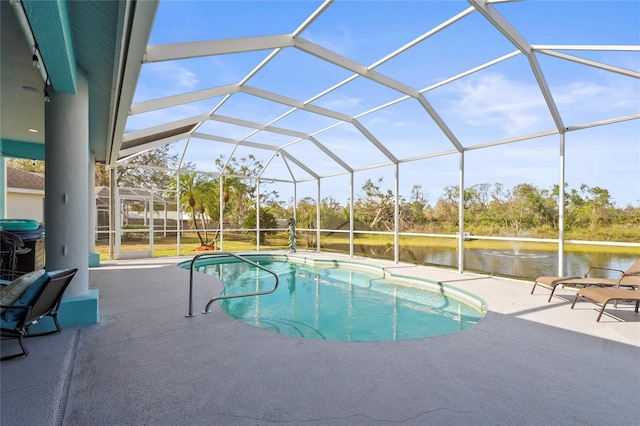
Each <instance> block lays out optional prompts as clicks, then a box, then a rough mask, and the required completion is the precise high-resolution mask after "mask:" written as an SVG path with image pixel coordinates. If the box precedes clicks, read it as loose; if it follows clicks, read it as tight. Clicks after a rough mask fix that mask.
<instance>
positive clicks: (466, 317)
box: [181, 257, 486, 341]
mask: <svg viewBox="0 0 640 426" xmlns="http://www.w3.org/2000/svg"><path fill="white" fill-rule="evenodd" d="M249 258H250V259H252V260H253V261H254V262H257V263H259V264H260V265H262V266H265V267H266V268H268V269H270V270H272V271H274V272H276V273H277V274H278V277H279V280H280V284H279V287H278V289H277V290H276V291H275V292H274V293H271V294H267V295H262V296H249V297H241V298H233V299H225V300H222V301H221V302H220V303H221V305H222V308H223V309H224V310H225V311H226V312H227V313H228V314H229V315H231V316H232V317H234V318H236V319H238V320H241V321H244V322H246V323H248V324H251V325H254V326H256V327H259V328H262V329H264V330H269V331H273V332H277V333H281V334H287V335H290V336H298V337H305V338H310V339H326V340H348V341H385V340H403V339H416V338H423V337H431V336H438V335H442V334H447V333H453V332H456V331H459V330H462V329H465V328H467V327H469V326H471V325H473V324H476V323H477V322H478V321H480V320H481V319H482V317H483V316H484V312H485V310H486V309H485V305H484V303H483V302H482V301H481V300H480V299H478V298H476V297H474V296H473V295H470V294H468V293H464V292H462V291H461V290H457V289H454V288H452V287H445V286H444V285H443V284H440V283H434V282H428V281H425V280H418V279H415V278H410V277H399V278H398V279H395V280H389V279H383V278H382V274H381V272H380V273H378V274H376V273H375V269H373V268H364V269H371V270H355V269H352V268H348V267H344V266H343V265H342V264H340V266H339V267H338V266H336V262H333V263H332V262H329V263H327V264H325V265H322V266H321V267H319V266H314V265H308V264H304V263H297V262H295V261H292V260H291V259H288V260H284V261H283V260H278V259H270V258H264V257H258V258H253V257H249ZM185 263H186V265H185V264H182V265H181V266H183V267H185V266H186V267H187V268H188V267H189V263H188V262H185ZM351 266H353V265H351ZM356 268H357V266H356ZM360 269H362V268H360ZM196 270H198V271H200V272H204V273H207V274H211V275H215V276H218V277H219V278H220V279H221V280H222V282H223V283H225V289H224V294H235V293H246V292H252V291H264V290H268V289H271V288H273V286H274V283H275V278H274V277H273V275H271V274H269V273H267V272H265V271H262V270H260V269H259V268H256V267H254V266H252V265H250V264H247V263H239V262H238V261H237V260H235V259H231V258H229V259H227V260H225V261H221V260H220V259H219V258H211V259H203V260H199V261H198V262H197V263H196ZM394 281H396V282H394ZM397 281H402V283H398V282H397ZM424 286H429V287H430V288H425V287H424Z"/></svg>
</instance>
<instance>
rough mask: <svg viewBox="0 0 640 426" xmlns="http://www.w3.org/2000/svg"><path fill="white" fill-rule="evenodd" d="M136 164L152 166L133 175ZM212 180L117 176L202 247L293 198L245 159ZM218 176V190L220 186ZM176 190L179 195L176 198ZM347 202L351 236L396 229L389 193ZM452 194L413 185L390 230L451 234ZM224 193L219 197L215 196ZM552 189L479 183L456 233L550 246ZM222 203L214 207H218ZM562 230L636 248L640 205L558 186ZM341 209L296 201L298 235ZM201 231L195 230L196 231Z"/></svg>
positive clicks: (220, 161)
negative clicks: (151, 194)
mask: <svg viewBox="0 0 640 426" xmlns="http://www.w3.org/2000/svg"><path fill="white" fill-rule="evenodd" d="M140 164H144V165H146V166H155V168H149V167H147V168H141V167H139V165H140ZM214 164H215V167H216V170H214V171H212V173H210V174H204V173H198V172H196V171H194V168H195V167H194V165H193V164H191V163H185V164H181V165H180V169H181V172H180V181H179V183H178V181H177V180H176V178H175V171H172V170H175V169H176V168H177V167H178V165H179V157H178V155H177V154H174V153H172V152H171V149H170V148H169V147H168V146H164V147H160V148H157V149H155V150H152V151H148V152H147V153H144V154H142V157H137V158H136V159H135V160H131V161H129V162H125V163H124V164H123V165H121V166H120V167H118V168H117V170H116V171H117V176H116V179H117V182H118V186H120V187H129V188H145V189H152V190H155V191H157V192H160V193H162V194H163V195H164V196H165V197H166V198H170V199H176V200H178V202H179V203H180V205H181V208H182V210H183V211H186V212H188V213H189V216H190V218H189V220H190V222H191V226H192V228H193V229H197V230H199V231H198V237H199V238H200V242H201V244H202V245H208V244H211V242H212V241H213V240H215V238H216V231H215V230H213V231H212V232H208V231H206V230H207V229H208V228H211V224H212V223H216V224H217V222H218V221H219V218H220V209H221V208H222V216H223V220H224V222H225V227H226V228H235V229H238V228H244V229H253V228H255V227H256V225H257V214H256V196H258V195H259V197H260V228H261V229H265V231H263V232H262V234H261V238H262V237H266V236H267V235H269V234H270V233H274V232H275V231H270V229H275V228H277V221H276V219H287V218H289V217H293V215H294V212H293V206H292V204H293V203H292V201H293V200H281V199H280V197H279V194H278V192H277V191H275V190H273V189H271V188H270V184H269V183H268V182H265V181H260V187H259V190H258V180H257V177H258V176H260V175H261V173H262V171H263V168H264V166H263V165H262V164H261V163H260V162H259V161H258V160H256V158H255V157H254V156H252V155H248V156H247V157H242V158H235V157H232V158H230V159H226V158H225V157H224V156H220V157H218V158H216V159H215V161H214ZM10 166H12V167H16V168H21V169H23V170H29V169H34V168H37V171H41V169H42V166H41V165H40V164H33V162H31V161H27V160H10ZM220 175H222V176H223V177H222V188H221V187H220V178H219V176H220ZM108 182H109V180H108V173H107V172H106V170H105V169H104V168H103V167H100V166H97V167H96V185H108ZM178 186H179V191H178ZM360 190H361V191H360V193H359V194H358V195H357V196H356V199H355V200H354V226H355V229H356V230H359V231H376V232H377V231H386V232H393V231H394V229H395V228H394V212H395V195H394V193H393V191H392V190H391V189H389V188H386V187H385V182H384V179H383V178H379V179H377V180H372V179H367V180H365V181H364V182H363V184H362V185H361V187H360ZM459 190H460V188H459V187H458V186H457V185H449V186H446V187H444V188H443V191H442V194H440V196H439V197H438V199H437V201H436V202H435V203H434V204H431V203H430V202H429V200H428V195H427V194H425V193H424V192H423V190H422V187H421V186H420V185H414V186H413V188H412V189H411V192H410V194H409V195H408V196H403V195H401V196H399V197H398V204H399V212H398V213H399V214H398V221H399V223H398V226H399V230H400V232H407V233H430V234H450V233H456V232H457V230H458V229H459V225H460V224H459V213H458V211H459V209H458V200H459ZM220 191H222V194H220ZM559 194H560V188H559V185H554V186H552V187H551V188H540V187H538V186H536V185H534V184H531V183H520V184H517V185H515V186H513V187H512V188H507V187H505V186H504V185H503V184H501V183H493V184H492V183H480V184H475V185H472V186H469V187H466V188H465V189H464V198H463V199H464V229H465V231H467V232H470V233H472V234H477V235H488V236H508V235H528V236H531V237H538V238H555V237H557V234H558V229H559V225H560V217H559V208H558V202H559ZM221 198H222V200H223V202H222V204H221V203H220V200H221ZM564 201H565V208H564V227H565V234H566V235H567V236H568V237H569V238H575V239H589V240H611V241H632V242H637V241H640V204H639V205H636V206H632V205H628V206H625V207H617V206H616V205H615V203H614V201H613V200H612V198H611V194H610V193H609V191H608V190H607V189H605V188H601V187H598V186H595V187H590V186H588V185H586V184H581V185H580V186H578V187H577V188H571V187H569V185H568V184H567V185H566V186H565V188H564ZM349 211H350V206H349V205H343V204H341V203H340V202H338V201H336V200H335V199H334V198H333V197H330V196H329V197H325V198H323V199H321V200H320V223H319V224H317V223H316V221H317V214H316V200H315V199H313V198H310V197H306V198H303V199H301V200H298V201H297V205H296V217H297V222H298V228H299V229H304V228H309V229H315V228H316V227H317V226H319V227H320V228H321V229H331V230H339V229H342V230H347V229H349V223H350V221H349ZM200 230H202V232H200Z"/></svg>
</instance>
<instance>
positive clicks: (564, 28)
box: [127, 0, 640, 207]
mask: <svg viewBox="0 0 640 426" xmlns="http://www.w3.org/2000/svg"><path fill="white" fill-rule="evenodd" d="M321 4H322V3H321V2H318V1H277V2H271V1H258V2H248V1H247V2H245V1H234V2H222V1H194V2H189V1H165V0H162V1H161V2H160V6H159V9H158V13H157V17H156V22H155V26H154V30H153V32H152V36H151V40H150V44H152V45H161V44H165V43H183V42H189V41H206V40H215V39H229V38H239V37H258V36H267V35H279V34H291V33H292V32H293V31H294V30H296V28H298V27H299V26H300V24H301V23H302V22H304V20H305V19H306V18H307V17H308V16H310V15H311V14H312V13H313V11H314V10H316V9H317V8H318V7H319V6H320V5H321ZM494 6H495V8H496V10H497V11H498V12H499V13H500V14H501V15H502V16H503V17H504V18H506V19H507V20H508V21H509V22H510V23H511V25H512V26H513V27H514V28H515V29H516V30H517V31H518V32H519V33H520V34H521V35H522V36H523V37H524V38H525V39H526V40H527V41H528V42H529V43H531V44H532V45H554V46H562V45H587V46H592V45H597V46H619V45H622V46H635V47H636V49H635V50H633V51H629V50H618V51H605V50H567V49H561V48H558V49H555V50H554V51H556V52H558V53H560V54H566V55H572V56H576V57H579V58H582V59H586V60H590V61H595V62H598V63H602V64H607V65H610V66H613V67H618V68H621V69H626V70H631V71H633V72H635V73H638V72H640V51H639V50H638V48H637V46H638V45H640V29H639V25H638V23H639V22H640V2H637V1H522V2H513V3H498V4H495V5H494ZM468 7H469V3H468V2H466V1H446V2H439V1H410V2H403V1H393V2H385V1H336V2H334V3H333V4H331V5H330V6H329V7H328V8H327V9H326V10H325V11H324V12H323V14H322V15H321V16H320V17H319V18H318V19H316V20H315V21H314V22H313V23H312V24H311V25H310V26H309V27H308V28H306V29H305V30H304V31H303V32H302V33H301V34H300V37H301V38H303V39H306V40H309V41H310V42H312V43H315V44H317V45H319V46H321V47H323V48H326V49H330V50H332V51H334V52H336V53H337V54H339V55H342V56H344V57H346V58H348V59H350V60H352V61H355V62H357V63H359V64H361V65H363V66H371V65H373V64H375V63H376V62H377V61H379V60H380V59H381V58H384V57H385V56H387V55H388V54H390V53H392V52H394V51H395V50H396V49H398V48H400V47H402V46H404V45H405V44H407V43H409V42H411V41H412V40H415V39H416V38H417V37H420V36H421V35H423V34H425V33H426V32H428V31H430V30H432V29H434V28H436V27H437V26H438V25H440V24H441V23H442V22H444V21H446V20H448V19H451V18H452V17H454V16H456V15H457V14H459V13H461V12H463V11H464V10H466V9H467V8H468ZM515 51H516V47H515V46H514V45H513V44H512V43H511V42H510V41H509V40H507V39H506V38H505V37H504V36H503V35H502V34H501V33H500V32H498V31H497V30H496V29H495V28H494V27H493V26H492V25H490V24H489V23H488V22H487V20H486V19H485V18H484V17H483V16H482V15H481V14H480V13H479V12H477V11H476V12H473V13H470V14H468V15H467V16H465V17H464V18H462V19H460V20H459V21H457V22H456V23H454V24H452V25H451V26H449V27H447V28H445V29H443V30H441V31H439V32H437V33H435V34H433V35H431V36H430V37H428V38H426V39H425V40H424V41H421V42H420V43H418V44H417V45H415V46H413V47H412V48H410V49H409V50H407V51H405V52H403V53H402V54H401V55H399V56H397V57H395V58H393V59H391V60H389V61H387V62H385V63H383V64H382V65H379V66H377V67H375V71H376V72H379V73H381V74H383V75H385V76H388V77H390V78H392V79H394V80H396V81H399V82H401V83H403V84H405V85H407V86H410V87H412V88H414V89H416V90H423V89H427V90H426V91H425V92H424V96H425V98H426V99H427V101H428V102H429V103H430V105H432V106H433V108H434V109H435V110H436V111H437V113H438V114H439V116H440V117H441V118H442V120H443V122H444V123H446V125H447V127H448V128H449V129H450V131H451V132H452V134H453V135H455V137H456V138H457V140H459V141H460V143H461V144H462V145H463V146H464V147H477V146H479V145H482V144H487V143H491V142H495V141H502V140H508V139H511V138H516V137H519V136H523V135H532V134H536V133H538V132H546V131H549V130H553V129H554V128H555V123H554V120H553V118H552V116H551V114H550V113H549V108H548V106H547V103H546V101H545V99H544V97H543V95H542V93H541V90H540V86H539V84H538V82H537V81H536V78H535V76H534V74H533V72H532V69H531V64H530V62H529V61H528V59H527V58H526V56H524V55H522V54H514V55H513V56H511V57H509V58H508V59H505V60H503V61H501V62H499V63H497V64H495V65H493V66H491V67H488V68H485V69H482V70H480V71H477V72H475V73H472V74H470V75H467V76H465V77H462V78H459V79H456V80H454V81H451V82H449V83H447V84H442V85H439V84H440V83H441V82H443V81H446V80H447V79H449V78H451V77H454V76H456V75H458V74H460V73H462V72H465V71H466V70H469V69H472V68H474V67H478V66H480V65H482V64H485V63H487V62H488V61H492V60H495V59H497V58H501V57H503V56H505V55H509V54H512V53H513V52H515ZM270 52H271V51H270V50H262V51H254V52H247V53H236V54H229V55H219V56H208V57H202V58H194V59H186V60H179V61H167V62H157V63H150V64H145V65H144V66H143V69H142V73H141V77H140V80H139V83H138V87H137V91H136V95H135V99H134V102H139V101H146V100H152V99H156V98H161V97H165V96H171V95H176V94H180V93H185V92H193V91H197V90H203V89H209V88H213V87H219V86H224V85H228V84H236V83H238V82H240V81H242V80H243V79H244V78H245V77H246V76H247V75H248V74H249V72H250V71H251V70H252V69H254V68H255V67H256V66H257V64H259V63H260V62H261V61H262V60H264V59H265V58H266V57H267V55H268V54H269V53H270ZM536 59H537V61H538V64H539V66H540V69H541V70H542V72H543V74H544V79H545V82H546V84H547V85H548V86H549V88H550V91H551V94H552V97H553V101H554V102H555V105H556V106H557V109H558V111H559V112H560V115H561V117H562V121H563V125H564V126H565V127H571V126H580V125H583V124H588V123H593V122H599V121H602V120H610V119H614V118H617V117H623V116H627V115H633V114H639V113H640V80H639V79H637V78H634V77H630V76H628V75H623V74H621V73H618V72H611V71H606V70H603V69H599V68H594V67H589V66H585V65H584V64H577V63H575V62H572V61H568V60H566V59H562V58H558V57H556V56H550V55H546V54H541V53H538V54H536ZM352 75H353V72H351V71H348V70H346V69H344V68H341V67H338V66H336V65H334V64H330V63H328V62H326V61H323V60H321V59H319V58H317V57H315V56H312V55H309V54H308V53H306V52H303V51H301V50H298V49H295V48H285V49H282V50H281V51H280V52H279V53H278V54H277V55H276V56H275V58H274V59H272V60H271V61H270V62H268V63H267V64H266V65H265V66H264V67H263V68H262V69H261V70H260V72H258V73H257V74H256V75H255V76H253V77H252V78H250V79H249V80H248V81H247V82H246V84H247V85H248V86H251V87H254V88H257V89H261V90H266V91H269V92H273V93H278V94H280V95H283V96H286V97H289V98H292V99H295V100H297V101H308V100H310V99H312V98H314V97H315V96H317V95H318V94H320V93H322V92H323V91H325V90H326V89H328V88H330V87H333V86H334V85H335V84H337V83H339V82H342V81H344V80H345V79H347V78H349V77H351V76H352ZM402 97H403V94H402V93H399V92H398V91H395V90H392V89H390V88H388V87H386V86H383V85H380V84H377V83H375V82H372V81H371V80H369V79H366V78H363V77H359V78H356V79H354V80H353V81H350V82H349V83H346V84H344V85H343V86H342V87H340V88H338V89H336V90H335V91H333V92H331V93H329V94H327V95H325V96H322V97H319V98H317V99H314V100H313V101H312V102H311V105H315V106H319V107H324V108H328V109H331V110H333V111H336V112H339V113H341V114H346V115H348V116H356V117H357V118H358V121H359V122H360V123H361V124H362V125H363V126H364V127H365V128H366V129H367V130H368V131H369V132H370V133H371V134H372V135H373V136H374V137H375V138H376V139H377V140H378V141H380V143H381V144H383V145H384V146H385V147H386V148H387V149H388V150H389V151H390V152H391V153H392V154H393V156H395V157H396V158H398V159H400V160H401V161H402V160H409V159H414V158H416V157H420V156H422V157H428V156H435V157H433V158H425V159H423V160H420V161H411V162H403V163H402V165H401V168H400V191H401V194H402V195H403V196H409V194H410V191H411V188H412V187H413V185H416V184H417V185H421V186H422V189H423V191H424V192H425V193H426V194H427V196H428V199H429V201H430V202H431V203H435V202H436V201H437V199H438V197H439V196H440V195H441V194H442V189H443V188H444V187H445V186H448V185H455V184H457V183H458V167H459V162H460V157H459V155H458V154H447V155H445V154H446V153H447V152H449V151H452V150H453V149H454V146H453V145H452V143H451V142H450V141H449V140H448V138H447V137H446V136H445V134H444V133H443V132H442V130H441V129H440V128H438V126H436V124H435V122H434V121H433V120H432V119H431V118H430V117H429V116H428V114H426V111H425V108H424V107H423V106H422V105H420V103H419V102H418V101H417V100H415V99H407V100H402V101H399V102H396V101H398V100H401V98H402ZM222 99H223V98H222V97H217V98H212V99H208V100H205V101H200V102H194V103H192V104H185V105H181V106H178V107H172V108H168V109H166V110H157V111H152V112H148V113H145V114H140V115H138V116H132V117H130V119H129V121H128V123H127V130H128V131H130V130H139V129H144V128H146V127H150V126H154V125H158V124H161V123H165V122H170V121H174V120H177V119H181V118H187V117H191V116H195V115H198V114H204V113H209V112H211V111H212V110H213V109H214V108H216V106H217V105H219V103H220V101H221V100H222ZM390 102H396V103H393V104H392V105H391V106H388V107H386V108H383V109H380V110H375V109H376V108H378V107H380V106H381V105H384V104H386V103H390ZM290 109H291V108H290V107H289V106H286V105H282V104H279V103H276V102H272V101H268V100H265V99H262V98H258V97H256V96H253V95H251V94H248V93H235V94H233V95H232V96H231V97H230V98H229V99H228V100H226V102H224V103H223V104H222V105H221V106H220V108H219V109H218V110H216V114H219V115H222V116H228V117H238V118H240V117H241V118H242V119H244V120H248V121H252V122H256V123H260V124H269V123H271V122H272V120H275V119H276V118H278V117H280V116H281V115H282V114H284V113H285V112H287V111H289V110H290ZM372 111H373V112H372ZM336 123H337V121H336V120H335V119H333V118H328V117H325V116H319V115H316V114H311V113H309V112H305V111H301V110H298V111H296V112H294V113H292V114H290V115H288V116H286V117H284V118H282V119H280V120H279V121H277V122H275V123H273V125H274V126H277V127H280V128H285V129H289V130H294V131H298V132H302V133H305V134H314V137H315V138H316V139H317V140H318V141H319V142H320V143H322V144H323V145H324V146H326V147H327V148H328V149H329V150H331V151H332V152H333V153H335V154H336V155H337V156H339V157H340V158H342V159H343V160H344V161H345V162H346V163H347V164H349V166H351V167H353V168H356V169H358V168H367V167H369V166H371V165H376V164H383V163H385V162H388V161H389V160H388V158H387V157H385V155H384V154H383V153H382V152H381V151H380V150H378V149H377V148H375V146H373V145H372V144H371V142H370V141H369V140H368V139H367V138H366V136H365V135H363V133H362V132H360V131H358V129H356V128H355V127H354V126H352V125H350V124H339V125H336V126H334V125H335V124H336ZM331 126H334V127H331ZM198 131H199V132H202V133H206V134H209V135H216V136H223V137H226V138H231V139H239V138H247V139H246V140H248V141H251V142H256V143H261V144H266V145H270V146H284V145H286V144H290V143H292V142H295V143H294V144H292V145H290V146H287V147H286V148H285V149H286V150H287V152H289V153H290V154H291V155H293V156H295V157H296V158H298V159H299V160H300V161H301V162H302V163H304V164H305V165H306V166H307V167H309V168H311V169H313V170H314V171H315V172H316V173H318V174H320V175H321V176H331V175H334V174H336V173H339V172H340V171H341V170H342V168H341V167H340V166H339V165H338V164H336V163H335V162H334V161H333V160H331V159H330V158H329V157H328V156H327V155H326V154H324V153H323V152H322V151H320V150H318V148H317V147H315V146H314V144H313V143H312V142H311V141H308V140H302V141H297V139H296V138H294V137H291V136H285V135H281V134H275V133H269V132H265V131H260V132H254V130H253V129H249V128H247V127H243V126H237V125H232V124H227V123H222V122H219V121H208V122H206V124H204V125H203V126H202V127H200V129H199V130H198ZM559 140H560V138H559V136H558V135H557V134H556V135H551V136H544V137H539V138H535V139H531V140H528V141H524V142H517V143H509V144H506V145H500V146H495V147H491V148H485V149H474V150H470V151H467V152H466V153H465V159H464V160H465V169H466V176H465V185H467V186H470V185H474V184H477V183H495V182H500V183H503V184H504V185H505V187H506V188H511V187H512V186H513V185H515V184H518V183H531V184H534V185H536V186H538V187H541V188H551V186H553V185H554V184H557V183H558V179H559V175H560V168H559V165H560V156H559V153H560V143H559ZM186 143H187V142H186V140H185V141H179V142H176V143H175V148H176V150H182V149H183V148H184V146H185V145H186ZM232 149H233V146H232V145H229V144H218V143H214V142H212V141H210V140H203V139H197V138H191V140H190V141H189V143H188V149H187V153H186V155H185V159H186V160H189V161H192V162H195V163H196V164H197V167H198V169H201V170H213V161H214V160H215V158H217V157H218V156H219V155H225V156H227V157H228V156H230V155H232V153H233V155H235V156H237V157H240V156H243V155H246V154H247V153H248V152H252V153H254V154H255V155H256V156H257V157H258V158H259V159H261V160H262V161H264V163H265V164H267V163H268V164H269V166H268V168H267V172H265V176H266V177H272V178H274V179H290V173H293V174H294V176H295V177H296V179H301V180H304V179H308V178H309V175H308V174H307V173H306V172H305V171H304V170H302V169H300V168H299V167H297V166H296V165H295V164H293V163H291V162H289V163H285V162H284V161H283V160H282V157H273V152H271V151H264V150H258V151H256V150H251V151H250V150H248V149H246V148H244V149H243V148H239V149H238V150H236V151H235V152H233V151H232ZM565 164H566V167H567V169H566V180H567V182H568V183H569V185H570V187H572V188H577V187H579V185H580V184H587V185H589V186H591V187H594V186H600V187H603V188H606V189H609V190H610V192H611V194H612V196H613V199H614V200H615V202H616V204H617V205H618V206H621V207H623V206H625V205H626V204H628V203H631V204H633V205H640V120H638V119H635V120H631V121H625V122H621V123H618V124H613V125H607V126H599V127H594V128H590V129H585V130H579V131H571V132H567V134H566V157H565ZM367 178H371V179H374V180H377V179H378V178H383V179H384V187H386V188H393V181H394V168H393V167H384V168H380V169H366V170H362V171H359V172H357V173H356V176H355V185H356V194H357V193H358V192H359V187H360V185H361V184H362V182H364V180H365V179H367ZM348 185H349V178H348V176H346V175H345V176H338V177H332V178H327V179H323V181H322V186H321V188H322V193H321V197H322V198H324V197H327V196H331V197H333V198H334V199H336V200H338V201H340V202H343V203H344V202H346V201H347V199H348V196H349V194H348ZM316 188H317V187H316V184H315V182H310V183H306V184H301V185H299V186H298V192H297V198H298V199H300V198H302V197H303V196H306V195H309V196H311V197H314V198H315V196H316V191H317V189H316ZM275 189H277V190H278V191H279V192H280V193H281V196H283V198H287V197H290V196H291V195H288V194H291V193H292V190H291V185H284V184H275Z"/></svg>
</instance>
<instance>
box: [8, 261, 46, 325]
mask: <svg viewBox="0 0 640 426" xmlns="http://www.w3.org/2000/svg"><path fill="white" fill-rule="evenodd" d="M44 273H45V271H44V269H40V270H38V271H33V272H29V273H27V274H24V275H21V276H19V277H18V278H16V279H15V280H13V281H11V283H10V284H9V285H7V286H6V287H3V288H2V289H0V305H13V304H14V303H15V301H16V300H18V299H19V298H20V297H21V296H22V295H23V294H24V292H25V291H26V290H27V288H29V287H30V286H31V285H32V284H33V283H35V282H36V281H37V280H38V278H40V277H41V276H43V275H44ZM5 310H6V308H0V314H2V313H3V312H4V311H5Z"/></svg>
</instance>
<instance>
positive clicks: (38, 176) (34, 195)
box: [6, 167, 44, 222]
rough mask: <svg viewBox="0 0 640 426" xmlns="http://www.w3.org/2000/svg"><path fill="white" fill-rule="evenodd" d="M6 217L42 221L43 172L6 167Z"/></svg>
mask: <svg viewBox="0 0 640 426" xmlns="http://www.w3.org/2000/svg"><path fill="white" fill-rule="evenodd" d="M6 180H7V197H6V218H8V219H33V220H37V221H38V222H43V221H44V173H34V172H25V171H24V170H20V169H14V168H12V167H7V174H6Z"/></svg>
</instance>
